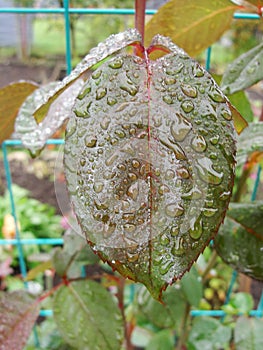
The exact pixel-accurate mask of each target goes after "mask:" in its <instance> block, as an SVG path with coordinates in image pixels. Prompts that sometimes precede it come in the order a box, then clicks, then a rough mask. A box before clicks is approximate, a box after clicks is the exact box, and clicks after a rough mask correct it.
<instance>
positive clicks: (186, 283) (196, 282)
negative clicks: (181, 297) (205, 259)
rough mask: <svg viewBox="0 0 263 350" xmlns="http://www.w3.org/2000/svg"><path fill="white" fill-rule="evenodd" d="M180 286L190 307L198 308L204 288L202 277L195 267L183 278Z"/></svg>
mask: <svg viewBox="0 0 263 350" xmlns="http://www.w3.org/2000/svg"><path fill="white" fill-rule="evenodd" d="M180 284H181V287H182V292H183V293H184V294H185V296H186V299H187V301H188V302H189V303H190V305H192V306H195V307H198V306H199V303H200V300H201V298H202V295H203V287H202V282H201V277H200V276H199V275H198V272H197V270H196V268H195V267H194V266H193V267H192V268H191V270H190V271H189V272H188V273H186V274H185V275H184V276H183V278H182V279H181V282H180Z"/></svg>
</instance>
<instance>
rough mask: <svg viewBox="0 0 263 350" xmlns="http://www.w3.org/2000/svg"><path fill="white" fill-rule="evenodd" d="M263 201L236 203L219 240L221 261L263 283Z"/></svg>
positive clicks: (217, 243)
mask: <svg viewBox="0 0 263 350" xmlns="http://www.w3.org/2000/svg"><path fill="white" fill-rule="evenodd" d="M262 212H263V202H262V201H257V202H253V203H232V204H231V205H230V207H229V210H228V214H227V217H226V219H225V222H224V225H222V226H221V228H220V230H219V232H218V234H217V237H216V239H215V246H216V250H217V252H218V254H219V255H220V256H221V258H222V259H223V260H224V261H225V262H226V263H227V264H229V265H231V266H232V267H233V268H234V269H236V270H237V271H239V272H242V273H244V274H247V275H248V276H250V277H253V278H255V279H259V280H263V254H262V249H263V216H262Z"/></svg>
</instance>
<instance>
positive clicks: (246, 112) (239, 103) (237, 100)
mask: <svg viewBox="0 0 263 350" xmlns="http://www.w3.org/2000/svg"><path fill="white" fill-rule="evenodd" d="M228 98H229V100H230V102H231V103H232V105H233V106H235V107H236V109H237V110H238V111H239V113H240V114H241V115H242V116H243V117H244V119H245V120H246V121H247V122H253V119H254V114H253V111H252V108H251V105H250V102H249V100H248V98H247V96H246V94H245V92H244V91H239V92H236V93H234V94H233V95H230V96H228Z"/></svg>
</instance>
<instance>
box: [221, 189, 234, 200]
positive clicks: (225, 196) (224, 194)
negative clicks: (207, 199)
mask: <svg viewBox="0 0 263 350" xmlns="http://www.w3.org/2000/svg"><path fill="white" fill-rule="evenodd" d="M230 195H231V192H230V191H225V192H223V193H221V195H220V196H219V199H220V200H222V201H225V200H227V199H228V198H229V197H230Z"/></svg>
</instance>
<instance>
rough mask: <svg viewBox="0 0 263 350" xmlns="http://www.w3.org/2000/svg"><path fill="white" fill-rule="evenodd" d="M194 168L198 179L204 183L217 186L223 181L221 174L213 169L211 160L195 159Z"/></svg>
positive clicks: (204, 158)
mask: <svg viewBox="0 0 263 350" xmlns="http://www.w3.org/2000/svg"><path fill="white" fill-rule="evenodd" d="M196 168H197V170H198V174H199V177H200V179H201V180H203V181H204V182H206V183H209V184H213V185H219V184H220V183H221V182H222V180H223V176H224V174H223V172H220V173H219V172H217V171H216V170H215V169H214V168H213V163H212V161H211V159H209V158H207V157H203V158H199V159H197V162H196Z"/></svg>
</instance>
